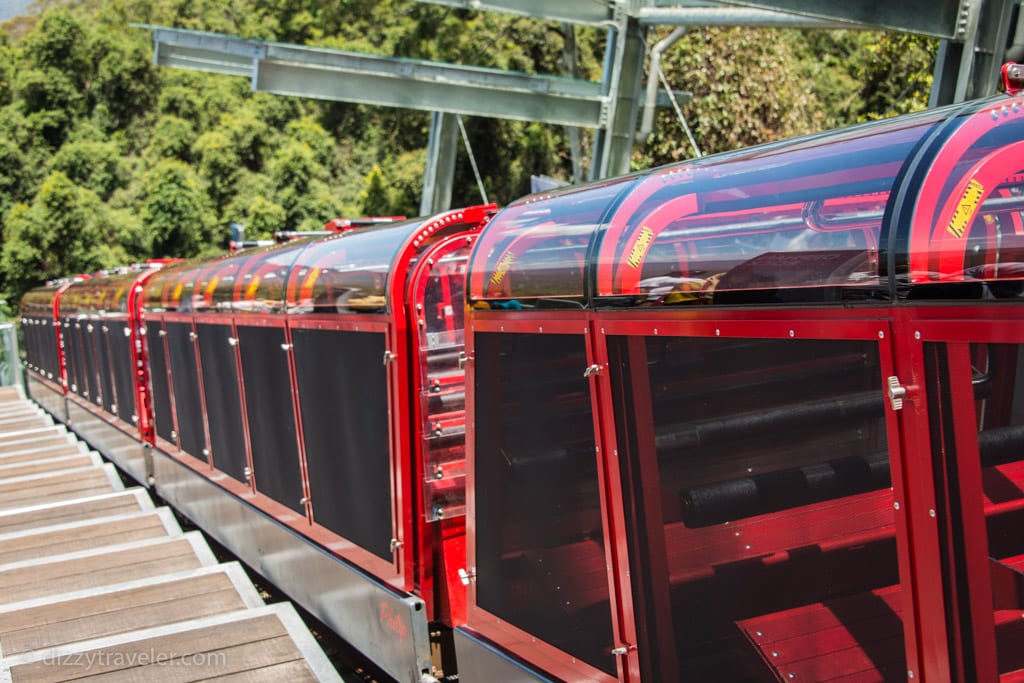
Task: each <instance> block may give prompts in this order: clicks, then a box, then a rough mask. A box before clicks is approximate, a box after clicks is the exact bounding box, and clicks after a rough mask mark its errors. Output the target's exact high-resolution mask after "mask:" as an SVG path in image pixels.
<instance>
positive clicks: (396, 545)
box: [391, 538, 402, 555]
mask: <svg viewBox="0 0 1024 683" xmlns="http://www.w3.org/2000/svg"><path fill="white" fill-rule="evenodd" d="M401 547H402V542H401V541H399V540H398V539H397V538H392V539H391V554H392V555H394V554H395V551H396V550H398V549H399V548H401Z"/></svg>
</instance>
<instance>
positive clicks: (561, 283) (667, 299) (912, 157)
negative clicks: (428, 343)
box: [469, 96, 1024, 307]
mask: <svg viewBox="0 0 1024 683" xmlns="http://www.w3.org/2000/svg"><path fill="white" fill-rule="evenodd" d="M1022 141H1024V100H1022V98H1020V97H1016V98H1008V97H1002V96H1000V97H996V98H990V99H988V100H984V101H980V102H975V103H970V104H967V105H955V106H952V107H945V108H942V109H936V110H930V111H927V112H921V113H918V114H913V115H908V116H903V117H898V118H894V119H888V120H885V121H878V122H872V123H868V124H862V125H859V126H855V127H851V128H847V129H842V130H837V131H831V132H827V133H821V134H818V135H814V136H808V137H804V138H799V139H796V140H792V141H786V142H780V143H773V144H769V145H762V146H759V147H755V148H751V149H748V150H742V151H738V152H731V153H728V154H721V155H716V156H712V157H706V158H704V159H700V160H697V161H691V162H685V163H681V164H675V165H672V166H666V167H664V168H660V169H655V170H653V171H649V172H645V173H643V174H638V175H634V176H630V177H626V178H622V179H618V180H613V181H604V182H601V183H597V184H592V185H584V186H581V187H577V188H572V189H568V190H563V191H561V192H558V193H555V194H552V195H543V196H539V197H528V198H526V199H524V200H521V201H519V202H516V203H515V204H513V205H512V206H510V207H509V208H507V209H506V210H504V211H502V212H501V213H499V214H498V216H496V217H495V219H494V220H493V221H492V222H491V224H490V225H488V226H487V228H486V229H485V230H484V232H483V234H482V235H481V238H480V240H479V242H478V244H477V247H476V249H475V250H474V252H473V256H472V259H471V263H470V282H469V295H470V299H471V301H474V302H478V303H479V304H480V305H481V306H482V305H483V304H484V303H486V304H487V305H490V306H492V307H494V306H502V307H508V306H513V307H518V306H522V305H539V304H540V303H541V302H542V301H544V300H549V305H550V304H551V303H552V302H551V301H550V300H552V299H555V300H559V299H571V300H572V301H573V302H575V303H576V304H577V305H578V304H580V303H590V304H591V305H603V304H607V305H617V306H622V305H626V306H631V305H632V306H636V305H652V304H688V303H702V304H731V303H745V304H750V303H762V302H764V303H767V302H775V303H779V302H803V301H821V300H822V296H823V292H826V291H828V292H831V294H829V296H831V297H832V298H831V299H829V300H834V299H835V298H839V299H843V300H856V299H864V298H889V297H892V296H895V295H896V291H897V288H898V287H911V286H917V285H924V284H929V283H933V282H961V283H962V282H966V281H970V280H977V279H985V280H986V281H987V280H991V279H993V278H1013V279H1017V278H1024V266H1022V265H1019V264H1024V258H1018V256H1017V253H1018V252H1019V253H1020V254H1021V256H1024V229H1021V216H1022V213H1021V212H1022V210H1024V200H1022V199H1021V197H1022V195H1024V191H1022V188H1024V182H1022V178H1021V174H1022V173H1024V149H1022V148H1021V145H1022V144H1024V143H1022ZM983 176H984V177H983Z"/></svg>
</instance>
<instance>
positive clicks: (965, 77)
mask: <svg viewBox="0 0 1024 683" xmlns="http://www.w3.org/2000/svg"><path fill="white" fill-rule="evenodd" d="M1013 7H1014V1H1013V0H984V2H976V3H974V4H972V5H970V6H969V7H968V8H967V11H966V13H965V14H964V16H963V25H962V30H961V31H960V32H959V33H958V35H957V37H956V40H943V41H942V43H941V44H940V46H939V54H938V56H937V57H936V59H935V72H934V80H933V82H932V92H931V95H930V97H929V99H928V105H929V106H931V107H935V106H939V105H943V104H950V103H952V102H963V101H964V100H969V99H972V98H975V97H983V96H985V95H991V94H992V93H994V92H995V91H996V88H997V86H998V84H999V68H1000V67H1001V66H1002V65H1003V62H1004V61H1005V59H1006V55H1005V51H1006V48H1007V46H1008V44H1009V37H1010V33H1011V30H1012V26H1011V20H1012V17H1013Z"/></svg>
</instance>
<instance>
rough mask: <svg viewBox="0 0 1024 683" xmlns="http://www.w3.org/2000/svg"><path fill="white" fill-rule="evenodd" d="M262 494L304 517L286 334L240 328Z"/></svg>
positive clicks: (255, 462)
mask: <svg viewBox="0 0 1024 683" xmlns="http://www.w3.org/2000/svg"><path fill="white" fill-rule="evenodd" d="M238 339H239V342H238V343H239V345H240V349H241V353H242V374H243V377H244V381H245V408H246V411H247V412H248V417H249V439H250V441H251V446H252V466H253V470H254V471H253V475H254V476H255V478H256V489H257V490H258V491H259V492H260V493H263V494H265V495H267V496H270V497H271V498H273V499H274V500H276V501H277V502H279V503H281V504H282V505H286V506H288V507H289V508H291V509H292V510H295V511H296V512H299V513H302V512H304V509H303V506H302V505H300V504H299V501H300V500H301V499H302V476H301V472H300V470H299V446H298V441H297V440H296V434H295V411H294V410H292V393H291V392H292V383H291V378H290V377H289V376H288V354H287V353H285V352H284V351H283V350H282V349H281V346H282V345H283V344H284V329H283V328H280V327H241V326H239V327H238Z"/></svg>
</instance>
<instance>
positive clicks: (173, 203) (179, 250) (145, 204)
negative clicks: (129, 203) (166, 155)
mask: <svg viewBox="0 0 1024 683" xmlns="http://www.w3.org/2000/svg"><path fill="white" fill-rule="evenodd" d="M140 203H141V206H140V216H141V219H142V223H143V225H144V227H145V229H146V232H147V234H148V235H149V239H150V244H151V245H152V253H153V255H154V256H156V257H161V258H165V257H189V256H196V255H197V254H199V253H201V252H202V251H203V249H204V246H206V245H209V244H210V243H211V241H212V237H213V233H212V226H213V222H212V220H211V216H210V207H209V202H208V200H207V198H206V195H205V193H204V192H203V191H202V189H201V188H200V186H199V178H198V177H197V176H196V173H195V171H193V170H192V169H191V168H190V167H189V166H188V165H186V164H184V163H182V162H180V161H176V160H164V161H161V162H159V163H158V164H157V165H156V166H155V167H154V168H153V169H152V170H151V171H149V172H147V173H146V174H145V175H144V176H143V180H142V198H141V202H140Z"/></svg>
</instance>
